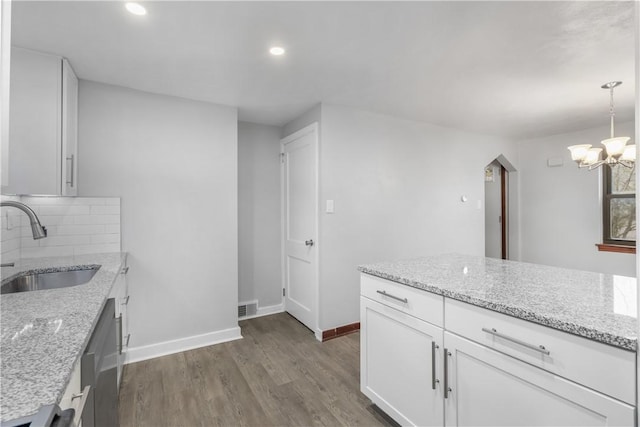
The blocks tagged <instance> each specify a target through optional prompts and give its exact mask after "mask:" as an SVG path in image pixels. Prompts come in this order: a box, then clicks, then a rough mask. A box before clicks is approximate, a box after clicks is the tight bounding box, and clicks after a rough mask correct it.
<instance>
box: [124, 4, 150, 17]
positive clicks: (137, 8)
mask: <svg viewBox="0 0 640 427" xmlns="http://www.w3.org/2000/svg"><path fill="white" fill-rule="evenodd" d="M124 7H126V8H127V10H128V11H129V12H131V13H133V14H134V15H146V14H147V9H145V8H144V6H142V5H141V4H140V3H133V2H128V3H126V4H125V5H124Z"/></svg>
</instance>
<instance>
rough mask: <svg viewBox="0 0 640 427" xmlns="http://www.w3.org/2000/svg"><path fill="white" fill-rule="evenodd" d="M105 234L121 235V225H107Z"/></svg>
mask: <svg viewBox="0 0 640 427" xmlns="http://www.w3.org/2000/svg"><path fill="white" fill-rule="evenodd" d="M104 232H105V233H106V234H112V233H118V234H120V224H106V225H105V226H104Z"/></svg>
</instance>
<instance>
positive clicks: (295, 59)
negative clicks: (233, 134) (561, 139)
mask: <svg viewBox="0 0 640 427" xmlns="http://www.w3.org/2000/svg"><path fill="white" fill-rule="evenodd" d="M143 4H144V5H145V6H146V8H147V10H148V15H146V16H144V17H137V16H134V15H131V14H129V13H128V12H126V10H125V9H124V7H123V3H122V2H121V1H106V2H101V1H68V2H58V1H44V2H32V1H20V0H18V1H16V0H14V3H13V24H12V32H13V43H14V44H15V45H18V46H22V47H27V48H32V49H37V50H41V51H46V52H52V53H57V54H61V55H63V56H66V57H67V58H69V60H70V62H71V64H72V66H73V67H74V69H75V71H76V72H77V74H78V76H79V77H80V78H82V79H87V80H95V81H100V82H106V83H111V84H116V85H121V86H126V87H130V88H136V89H140V90H145V91H149V92H155V93H162V94H169V95H176V96H181V97H185V98H192V99H197V100H203V101H210V102H214V103H218V104H225V105H231V106H237V107H238V109H239V117H240V119H241V120H245V121H251V122H257V123H266V124H273V125H282V124H284V123H286V122H288V121H290V120H291V119H293V118H295V117H296V116H298V115H299V114H300V113H302V112H304V111H305V110H307V109H309V108H311V107H312V106H313V105H315V104H317V103H319V102H328V103H335V104H343V105H349V106H354V107H359V108H363V109H367V110H372V111H377V112H381V113H386V114H390V115H394V116H399V117H406V118H409V119H415V120H421V121H426V122H430V123H434V124H440V125H444V126H449V127H454V128H459V129H465V130H470V131H474V132H481V133H488V134H495V135H502V136H507V137H512V138H518V139H519V138H528V137H533V136H541V135H549V134H554V133H561V132H565V131H570V130H577V129H582V128H587V127H594V126H599V125H606V124H607V123H608V117H607V116H608V103H609V95H608V93H607V92H606V91H605V90H603V89H600V85H601V84H603V83H605V82H607V81H611V80H622V81H624V84H623V85H622V86H621V87H619V88H618V89H616V107H617V110H618V115H617V118H618V120H630V119H632V118H633V111H634V101H633V99H634V90H635V88H634V55H635V48H634V39H633V37H634V26H633V7H634V4H633V2H610V1H607V2H582V1H573V2H483V1H473V2H451V1H449V2H446V1H443V2H213V1H196V2H188V1H160V2H153V1H144V2H143ZM272 45H281V46H284V47H285V48H286V49H287V53H286V55H285V56H283V57H273V56H271V55H269V53H268V48H269V47H270V46H272Z"/></svg>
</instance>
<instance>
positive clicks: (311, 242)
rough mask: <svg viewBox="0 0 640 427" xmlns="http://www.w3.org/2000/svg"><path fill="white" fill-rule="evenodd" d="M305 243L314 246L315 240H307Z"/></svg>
mask: <svg viewBox="0 0 640 427" xmlns="http://www.w3.org/2000/svg"><path fill="white" fill-rule="evenodd" d="M304 244H305V245H307V246H313V240H305V241H304Z"/></svg>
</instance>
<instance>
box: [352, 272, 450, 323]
mask: <svg viewBox="0 0 640 427" xmlns="http://www.w3.org/2000/svg"><path fill="white" fill-rule="evenodd" d="M360 294H361V295H362V296H364V297H367V298H369V299H371V300H373V301H377V302H379V303H381V304H384V305H387V306H389V307H393V308H395V309H397V310H400V311H402V312H404V313H407V314H410V315H411V316H414V317H417V318H418V319H421V320H424V321H426V322H429V323H431V324H434V325H436V326H440V327H442V325H443V321H444V313H443V310H444V297H442V296H441V295H436V294H432V293H430V292H427V291H422V290H420V289H416V288H412V287H411V286H406V285H402V284H399V283H395V282H392V281H390V280H385V279H381V278H379V277H374V276H369V275H368V274H362V275H360Z"/></svg>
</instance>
